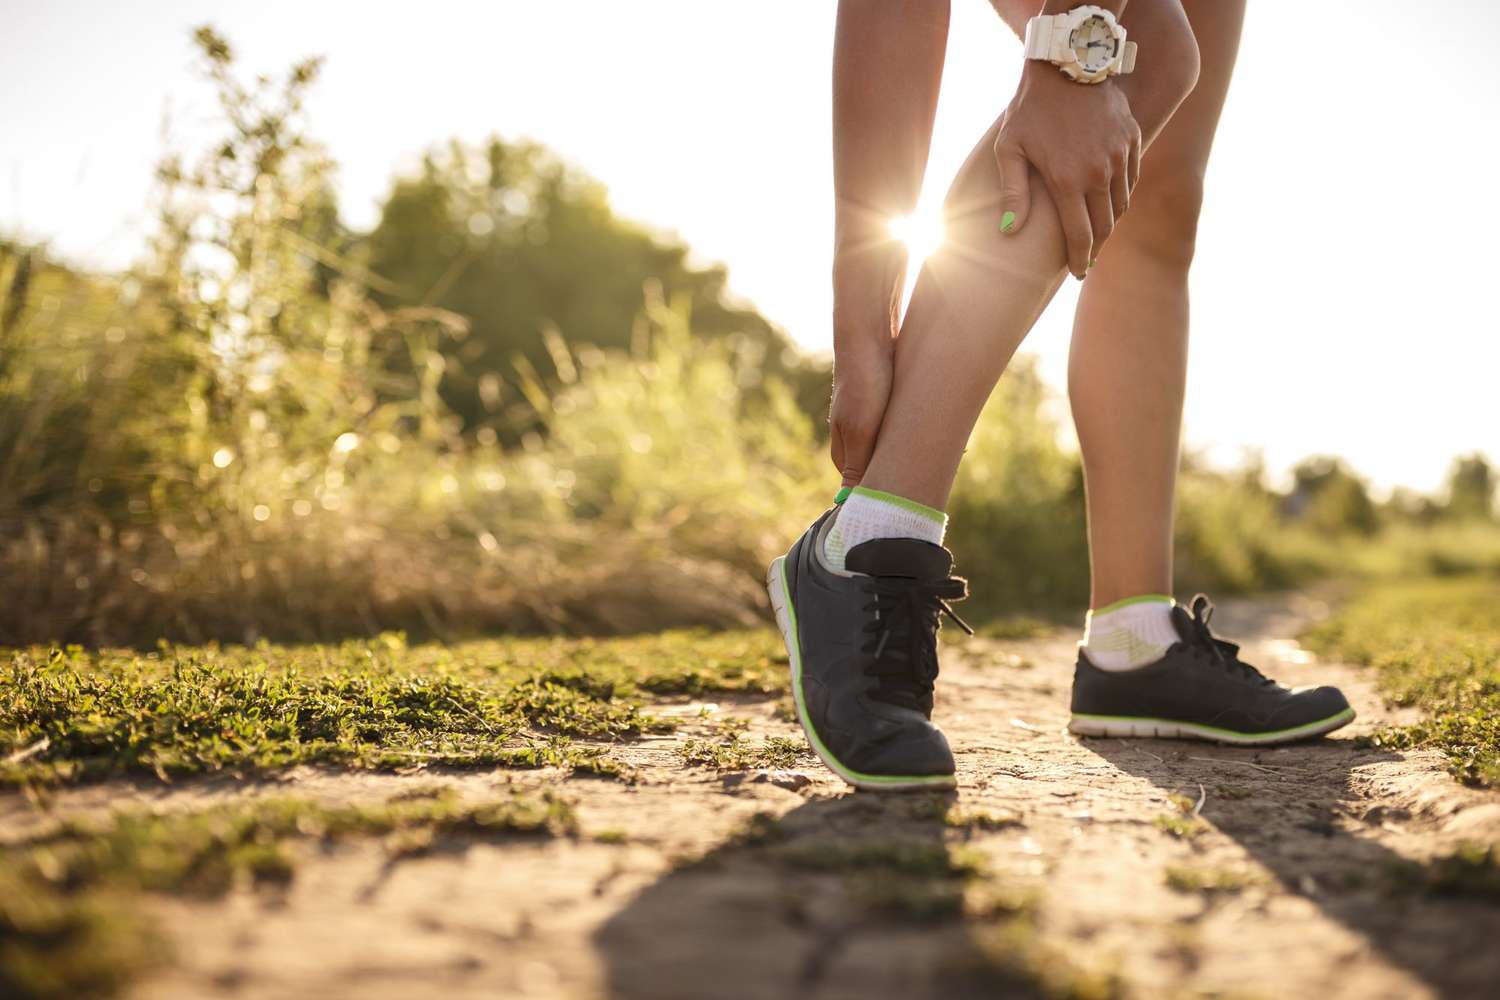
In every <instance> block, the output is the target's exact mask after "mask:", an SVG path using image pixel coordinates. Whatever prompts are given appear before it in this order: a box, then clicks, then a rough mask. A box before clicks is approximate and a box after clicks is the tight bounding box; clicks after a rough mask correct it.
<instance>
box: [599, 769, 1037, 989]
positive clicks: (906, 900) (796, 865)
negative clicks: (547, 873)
mask: <svg viewBox="0 0 1500 1000" xmlns="http://www.w3.org/2000/svg"><path fill="white" fill-rule="evenodd" d="M955 800H956V797H955V796H953V795H951V794H949V795H942V796H935V795H930V794H929V795H884V796H881V795H876V794H870V793H854V794H850V795H845V796H842V797H840V798H834V799H826V798H819V799H813V800H810V801H808V802H807V803H805V804H804V805H802V806H799V807H797V808H796V809H794V810H792V811H791V812H789V813H787V814H785V815H784V816H782V817H781V818H780V819H778V820H770V819H769V818H767V819H766V821H765V822H764V823H754V824H751V826H750V828H749V829H748V830H747V831H746V832H745V833H744V834H742V835H741V836H740V837H738V838H736V839H735V840H733V841H732V842H731V843H729V844H726V845H725V846H723V847H721V848H719V849H717V850H714V851H712V852H711V853H709V854H708V855H707V856H705V857H703V858H702V859H700V860H697V861H694V862H692V863H688V864H685V865H683V866H682V867H679V868H677V869H676V870H674V871H672V872H670V873H669V874H667V875H666V876H665V877H663V878H662V879H660V880H659V881H658V882H656V883H655V884H653V885H651V886H650V887H648V888H647V889H646V890H644V891H643V892H642V893H640V894H639V895H638V896H637V897H636V898H635V899H634V900H633V901H632V902H630V903H629V904H628V905H627V906H626V907H624V909H622V910H621V911H620V912H619V913H617V914H616V915H615V916H614V917H612V918H611V919H610V920H609V921H608V922H607V923H606V924H605V925H604V926H603V927H601V928H600V930H599V932H598V933H597V934H596V936H595V942H594V943H595V946H596V947H597V949H598V951H599V954H600V956H601V957H602V959H603V964H604V974H605V993H606V995H608V996H612V997H619V998H632V1000H633V998H642V1000H645V998H653V1000H672V998H684V1000H685V998H697V1000H705V998H706V1000H713V998H720V997H723V998H730V997H733V998H757V997H767V998H770V997H775V998H787V997H803V996H817V997H820V998H824V997H826V998H844V997H847V998H851V1000H852V998H860V1000H867V998H869V997H873V996H900V997H904V998H905V997H911V998H921V997H939V996H941V997H955V998H964V997H994V996H1017V997H1025V996H1039V995H1041V994H1040V992H1039V990H1038V989H1037V988H1036V987H1035V986H1034V985H1033V978H1034V977H1033V976H1032V974H1031V972H1030V971H1029V970H1026V969H1023V968H1016V967H1010V966H1008V965H1007V964H1006V963H1005V962H1004V961H996V960H995V959H994V957H993V955H1001V954H1008V952H1007V950H1006V945H1007V942H1008V940H1009V937H1010V936H1015V935H1024V933H1025V929H1026V919H1027V918H1026V915H1025V914H1026V912H1027V903H1026V900H1025V898H1024V895H1023V894H1022V893H1019V892H1011V893H1009V894H1004V893H997V894H993V895H991V896H990V897H989V898H987V899H980V898H977V897H976V896H975V894H974V893H973V892H972V891H969V892H966V887H967V888H968V889H969V890H972V889H973V888H974V886H976V885H977V884H979V880H977V879H974V878H973V876H974V874H975V872H976V869H973V868H971V867H969V866H970V864H971V863H975V859H974V858H973V857H972V853H973V852H970V851H967V849H966V848H965V847H964V840H965V833H964V832H963V831H962V830H959V829H955V828H954V827H953V826H951V825H949V824H948V823H947V822H945V821H944V818H943V817H944V816H945V814H946V813H947V812H948V810H949V808H950V807H951V806H952V804H953V803H954V801H955ZM991 934H993V935H995V936H996V937H995V941H994V942H993V943H994V946H995V947H994V948H993V949H992V948H989V947H987V946H986V944H985V936H986V935H991ZM992 952H993V954H992Z"/></svg>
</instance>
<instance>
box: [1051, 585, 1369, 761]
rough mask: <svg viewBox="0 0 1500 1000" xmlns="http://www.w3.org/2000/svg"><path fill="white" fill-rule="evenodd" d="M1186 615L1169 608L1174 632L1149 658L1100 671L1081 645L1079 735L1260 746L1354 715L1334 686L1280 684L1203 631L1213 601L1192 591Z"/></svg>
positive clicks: (1328, 727) (1076, 677)
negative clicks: (1152, 659)
mask: <svg viewBox="0 0 1500 1000" xmlns="http://www.w3.org/2000/svg"><path fill="white" fill-rule="evenodd" d="M1192 607H1193V610H1192V614H1188V612H1187V611H1186V610H1185V609H1184V608H1182V607H1181V606H1180V605H1178V606H1176V607H1174V608H1173V609H1172V624H1173V626H1174V627H1175V628H1176V629H1177V634H1178V635H1179V636H1180V637H1181V638H1180V639H1179V640H1178V641H1177V642H1175V643H1173V644H1172V647H1171V648H1170V649H1168V650H1167V652H1166V655H1165V656H1163V657H1162V658H1161V659H1160V660H1157V661H1156V662H1155V663H1148V664H1147V665H1146V666H1144V667H1139V668H1137V669H1135V670H1124V671H1108V670H1100V669H1099V668H1098V667H1096V666H1094V665H1093V664H1092V663H1090V662H1089V659H1088V657H1087V656H1086V655H1085V654H1084V652H1083V650H1082V649H1079V651H1078V667H1077V670H1076V671H1075V673H1074V674H1073V721H1072V722H1071V723H1069V724H1068V729H1069V730H1070V731H1072V732H1074V733H1077V734H1079V735H1080V736H1165V737H1176V738H1179V739H1195V740H1211V741H1214V742H1218V743H1237V744H1242V745H1246V746H1264V745H1267V744H1272V743H1291V742H1292V741H1294V740H1305V739H1310V738H1311V737H1314V736H1322V735H1323V734H1324V733H1331V732H1333V731H1334V730H1335V729H1338V728H1340V727H1341V726H1347V725H1348V724H1349V723H1350V722H1353V721H1354V709H1352V708H1350V707H1349V702H1348V700H1347V699H1346V698H1345V697H1344V695H1343V693H1342V692H1340V691H1339V689H1338V688H1334V687H1303V688H1287V687H1283V686H1282V685H1280V684H1277V683H1276V682H1275V681H1273V680H1271V679H1270V678H1269V677H1266V676H1265V675H1264V674H1262V673H1261V672H1260V671H1259V670H1256V669H1255V668H1254V667H1252V666H1251V665H1250V664H1248V663H1243V662H1241V661H1240V658H1239V650H1240V647H1239V646H1236V645H1235V644H1234V643H1232V642H1225V641H1224V640H1223V639H1218V638H1215V637H1214V634H1213V633H1212V632H1210V631H1209V630H1208V620H1209V618H1210V617H1212V615H1213V605H1212V604H1210V603H1209V601H1208V598H1206V597H1204V596H1203V595H1202V594H1199V595H1198V596H1197V597H1195V598H1193V606H1192Z"/></svg>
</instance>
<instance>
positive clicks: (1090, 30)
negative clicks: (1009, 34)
mask: <svg viewBox="0 0 1500 1000" xmlns="http://www.w3.org/2000/svg"><path fill="white" fill-rule="evenodd" d="M1026 58H1027V59H1045V60H1047V61H1048V62H1050V63H1052V64H1053V65H1055V66H1056V67H1057V68H1058V69H1060V70H1062V71H1063V74H1064V75H1065V76H1066V77H1067V78H1068V79H1070V80H1074V81H1076V82H1078V83H1100V82H1102V81H1103V80H1106V79H1108V78H1109V77H1111V76H1118V75H1120V74H1123V73H1129V72H1130V71H1131V70H1133V69H1135V42H1127V41H1126V40H1125V29H1124V28H1122V27H1120V22H1119V21H1117V20H1115V16H1114V14H1112V13H1110V12H1109V11H1107V10H1105V9H1104V8H1103V7H1096V6H1094V5H1093V4H1084V5H1083V6H1081V7H1074V8H1073V9H1072V10H1070V11H1067V12H1066V13H1062V14H1039V15H1038V16H1036V17H1033V18H1032V19H1031V20H1030V21H1027V22H1026Z"/></svg>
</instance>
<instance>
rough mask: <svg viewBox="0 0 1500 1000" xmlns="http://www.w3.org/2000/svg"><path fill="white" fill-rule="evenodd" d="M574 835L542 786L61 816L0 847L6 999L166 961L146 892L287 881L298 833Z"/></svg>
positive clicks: (568, 810) (338, 836) (402, 839)
mask: <svg viewBox="0 0 1500 1000" xmlns="http://www.w3.org/2000/svg"><path fill="white" fill-rule="evenodd" d="M577 832H578V823H577V819H576V818H575V816H574V814H573V810H572V807H571V806H570V805H569V804H568V803H567V802H565V801H563V800H561V799H558V798H556V797H555V796H552V795H550V794H546V795H542V796H524V795H519V794H516V795H512V796H510V797H507V798H502V799H497V800H491V801H482V802H468V801H464V800H462V799H460V798H458V797H457V796H455V795H453V794H451V793H449V792H446V791H443V790H441V789H439V790H425V791H422V792H419V793H418V794H415V795H412V794H407V795H403V796H398V797H395V798H392V799H390V800H388V801H386V802H384V803H378V804H371V805H350V806H339V807H327V806H322V805H319V804H317V803H313V802H308V801H304V800H299V799H285V798H274V799H261V800H257V801H253V802H249V803H236V804H234V805H228V806H219V807H215V808H212V809H209V810H206V811H203V812H196V813H186V814H171V815H153V814H149V813H122V814H117V815H115V816H113V817H111V818H110V819H109V820H105V821H98V822H65V823H61V824H58V825H57V826H56V827H54V828H52V829H49V830H47V831H45V832H43V833H41V834H39V835H37V836H35V837H33V838H31V839H29V840H27V841H25V842H22V843H19V844H15V845H12V846H9V847H6V848H4V849H0V996H5V997H13V998H16V1000H54V998H56V1000H61V998H75V997H92V996H108V995H111V994H113V993H115V992H117V991H118V990H120V989H121V988H122V987H123V986H124V985H125V984H126V983H128V982H129V981H131V980H132V979H134V978H135V977H137V976H138V975H140V974H141V973H142V972H144V971H145V970H147V969H149V968H150V967H151V966H153V965H156V964H158V963H160V962H161V961H163V960H165V959H166V957H167V949H166V947H165V945H164V944H163V943H162V942H161V940H160V939H159V938H158V937H157V936H156V933H155V931H154V929H153V928H152V927H151V926H150V925H149V924H147V923H144V922H143V921H142V920H141V919H140V916H139V904H138V902H137V901H136V897H138V896H139V895H140V894H141V893H169V894H174V895H185V896H191V897H195V898H199V899H214V898H218V897H220V896H222V895H223V894H224V893H226V892H227V891H229V890H230V889H231V888H234V887H236V886H248V887H262V888H270V889H275V888H276V887H279V886H284V885H286V884H287V883H288V882H290V881H291V880H292V879H293V878H294V877H295V870H296V866H295V857H294V855H293V854H292V853H290V852H289V851H288V850H287V847H288V845H289V844H290V843H291V842H293V841H316V842H319V843H324V844H327V843H333V842H337V841H341V840H345V839H348V838H352V837H370V836H383V837H385V838H386V849H387V851H388V852H389V853H390V854H391V856H392V857H404V856H411V855H415V854H421V853H423V852H425V851H426V850H427V849H429V848H430V847H431V846H432V845H433V843H434V842H435V841H436V840H437V839H438V838H470V839H486V840H493V839H495V838H497V837H513V836H565V835H574V834H576V833H577Z"/></svg>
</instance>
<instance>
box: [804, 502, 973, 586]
mask: <svg viewBox="0 0 1500 1000" xmlns="http://www.w3.org/2000/svg"><path fill="white" fill-rule="evenodd" d="M842 492H843V491H842V490H841V491H840V493H842ZM947 527H948V515H946V514H944V513H943V512H942V511H940V510H937V509H935V508H932V507H929V506H927V505H926V504H923V503H919V502H917V501H915V500H909V499H907V498H906V497H902V496H897V495H896V494H894V493H886V492H884V491H882V490H874V489H869V488H868V487H865V486H856V487H854V488H853V489H852V490H850V492H849V495H848V497H847V499H845V500H844V501H843V502H842V503H841V504H840V506H839V511H838V513H837V514H835V515H834V522H833V526H832V527H830V528H829V529H828V534H827V535H826V536H825V539H824V543H823V559H824V561H825V562H826V563H827V564H828V568H829V569H832V570H834V571H835V572H839V573H842V572H844V569H845V559H846V557H847V556H848V553H849V551H850V550H851V549H853V548H854V547H855V546H856V545H861V544H863V543H864V542H868V541H871V540H872V539H876V538H913V539H916V540H918V541H922V542H930V543H931V544H933V545H942V544H943V534H944V532H945V531H946V530H947Z"/></svg>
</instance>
